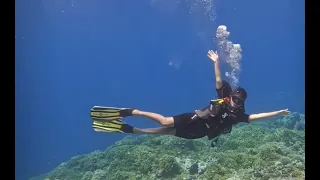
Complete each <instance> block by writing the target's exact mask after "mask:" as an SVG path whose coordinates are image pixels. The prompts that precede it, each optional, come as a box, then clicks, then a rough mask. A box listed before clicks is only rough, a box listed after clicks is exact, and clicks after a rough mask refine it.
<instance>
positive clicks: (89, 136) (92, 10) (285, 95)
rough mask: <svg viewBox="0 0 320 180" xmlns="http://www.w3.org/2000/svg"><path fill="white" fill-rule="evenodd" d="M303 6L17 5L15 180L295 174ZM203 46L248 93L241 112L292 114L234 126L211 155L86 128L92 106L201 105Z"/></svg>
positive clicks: (177, 0)
mask: <svg viewBox="0 0 320 180" xmlns="http://www.w3.org/2000/svg"><path fill="white" fill-rule="evenodd" d="M304 9H305V8H304V1H299V0H296V1H293V0H281V1H276V0H262V1H256V0H243V1H236V0H193V1H191V0H142V1H124V0H113V1H112V0H109V1H106V0H90V1H89V0H37V1H34V0H31V1H22V0H16V13H15V14H16V18H15V20H16V22H15V25H16V30H15V43H16V45H15V47H16V48H15V51H16V52H15V56H16V60H15V71H16V73H15V81H16V82H15V85H16V89H15V91H16V92H15V103H16V105H15V106H16V113H15V116H16V120H15V130H16V133H15V136H16V137H15V145H16V151H15V156H16V159H15V166H16V168H15V175H16V179H17V180H25V179H30V178H32V177H33V179H45V178H47V179H50V180H54V179H59V180H63V179H67V180H71V179H79V180H89V179H92V180H93V179H95V180H98V179H148V180H149V179H250V178H253V179H277V178H278V179H279V178H280V179H286V178H287V179H290V178H291V179H304V168H305V167H304V162H305V161H304V143H305V139H304V137H305V136H304V111H305V108H304V107H305V104H304V100H305V99H304V98H305V97H304V95H305V94H304V92H305V88H304V83H305V81H304V73H305V72H304ZM219 27H220V30H221V28H222V30H223V32H224V33H222V36H223V37H224V39H223V40H221V38H217V37H221V36H220V35H221V34H219V33H221V31H218V29H219ZM209 49H213V50H221V49H222V50H225V51H230V52H233V53H234V56H232V58H230V57H224V56H221V61H222V63H221V70H222V74H223V79H226V80H228V81H229V82H232V83H234V84H236V85H240V86H242V87H244V88H245V89H246V90H247V92H248V99H247V101H246V111H247V113H259V112H268V111H274V110H280V109H285V108H289V110H290V111H291V112H293V113H292V114H290V115H289V116H286V117H279V118H273V119H270V120H263V121H261V122H257V123H252V124H250V125H242V124H239V125H237V126H236V127H235V128H234V130H233V131H232V133H231V134H227V135H223V137H221V138H220V139H219V142H218V146H217V147H216V148H211V147H210V141H207V140H206V139H205V138H204V139H200V140H183V139H179V138H175V137H168V136H128V135H127V134H116V133H97V132H94V131H93V129H92V126H91V125H92V121H91V119H90V117H89V111H90V109H91V108H92V107H93V106H95V105H102V106H116V107H135V108H139V109H141V110H146V111H152V112H157V113H160V114H163V115H165V116H172V115H176V114H179V113H183V112H190V111H194V110H195V109H199V108H201V107H204V106H206V105H207V103H208V102H209V100H210V99H214V98H215V97H216V91H215V82H214V70H213V63H212V62H211V61H210V60H209V58H208V57H207V51H208V50H209ZM235 69H236V71H235ZM125 121H126V122H127V123H129V124H132V125H134V126H136V127H141V128H148V127H158V124H156V123H155V122H153V121H150V120H148V119H144V118H137V117H133V118H126V120H125Z"/></svg>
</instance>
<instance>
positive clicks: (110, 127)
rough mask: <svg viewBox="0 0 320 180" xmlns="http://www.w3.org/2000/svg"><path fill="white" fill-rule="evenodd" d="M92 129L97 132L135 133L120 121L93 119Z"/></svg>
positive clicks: (130, 127)
mask: <svg viewBox="0 0 320 180" xmlns="http://www.w3.org/2000/svg"><path fill="white" fill-rule="evenodd" d="M92 128H93V129H94V131H96V132H114V133H133V127H132V126H130V125H128V124H126V123H124V122H122V121H120V120H112V121H104V120H97V119H93V123H92Z"/></svg>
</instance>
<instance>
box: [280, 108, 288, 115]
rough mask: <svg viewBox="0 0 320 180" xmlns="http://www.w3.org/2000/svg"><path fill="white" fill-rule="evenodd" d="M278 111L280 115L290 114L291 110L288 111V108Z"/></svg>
mask: <svg viewBox="0 0 320 180" xmlns="http://www.w3.org/2000/svg"><path fill="white" fill-rule="evenodd" d="M278 113H279V116H285V115H288V114H289V113H290V111H288V109H283V110H280V111H278Z"/></svg>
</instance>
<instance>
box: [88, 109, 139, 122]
mask: <svg viewBox="0 0 320 180" xmlns="http://www.w3.org/2000/svg"><path fill="white" fill-rule="evenodd" d="M133 110H134V109H132V108H117V107H105V106H94V107H93V108H92V109H91V112H90V115H91V118H92V119H99V120H117V119H118V120H119V119H122V118H124V117H127V116H132V111H133Z"/></svg>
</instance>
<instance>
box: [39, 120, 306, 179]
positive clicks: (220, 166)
mask: <svg viewBox="0 0 320 180" xmlns="http://www.w3.org/2000/svg"><path fill="white" fill-rule="evenodd" d="M295 117H298V116H297V115H295ZM299 117H301V116H299ZM297 119H299V118H297ZM288 127H289V126H288ZM290 127H292V126H290ZM304 170H305V134H304V131H301V130H298V129H295V128H285V127H280V128H273V129H270V128H269V127H267V126H265V125H259V124H249V125H245V126H244V125H237V126H235V127H234V128H233V131H232V132H231V133H230V134H226V135H222V136H221V137H220V138H219V141H218V143H217V147H215V148H212V147H210V141H208V140H207V139H206V138H202V139H198V140H185V139H181V138H177V137H173V136H150V135H143V136H136V137H132V136H128V137H126V138H124V139H123V140H121V141H118V142H116V143H115V145H113V146H111V147H109V148H108V149H106V150H105V151H95V152H92V153H90V154H86V155H80V156H76V157H73V158H71V159H70V160H69V161H67V162H65V163H62V164H61V165H59V166H58V167H57V168H55V169H54V170H52V171H51V172H49V173H47V174H45V175H42V176H39V177H36V178H34V179H42V180H43V179H47V180H57V179H59V180H70V179H79V180H105V179H108V180H154V179H156V180H166V179H170V180H171V179H177V180H178V179H199V180H209V179H215V180H233V179H234V180H235V179H240V180H241V179H261V180H264V179H290V178H291V179H297V180H299V179H304V177H305V174H304Z"/></svg>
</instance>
